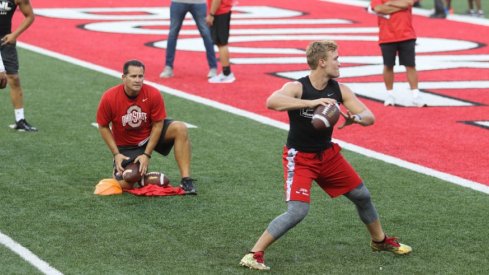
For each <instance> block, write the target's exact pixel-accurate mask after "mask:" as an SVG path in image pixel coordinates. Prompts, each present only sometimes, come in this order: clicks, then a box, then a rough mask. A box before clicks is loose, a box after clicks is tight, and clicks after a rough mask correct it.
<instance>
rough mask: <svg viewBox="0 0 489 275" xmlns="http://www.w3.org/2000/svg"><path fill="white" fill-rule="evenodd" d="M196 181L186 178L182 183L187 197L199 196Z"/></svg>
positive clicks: (181, 185)
mask: <svg viewBox="0 0 489 275" xmlns="http://www.w3.org/2000/svg"><path fill="white" fill-rule="evenodd" d="M194 181H195V180H194V179H192V178H189V177H186V178H182V181H181V182H180V187H181V188H182V189H183V191H185V195H197V190H195V186H194Z"/></svg>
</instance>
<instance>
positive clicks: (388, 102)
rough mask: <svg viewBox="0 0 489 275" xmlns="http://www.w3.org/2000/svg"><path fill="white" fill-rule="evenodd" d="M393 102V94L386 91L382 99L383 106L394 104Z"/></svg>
mask: <svg viewBox="0 0 489 275" xmlns="http://www.w3.org/2000/svg"><path fill="white" fill-rule="evenodd" d="M395 104H396V103H395V98H394V95H393V94H392V93H388V94H387V97H386V98H385V100H384V106H394V105H395Z"/></svg>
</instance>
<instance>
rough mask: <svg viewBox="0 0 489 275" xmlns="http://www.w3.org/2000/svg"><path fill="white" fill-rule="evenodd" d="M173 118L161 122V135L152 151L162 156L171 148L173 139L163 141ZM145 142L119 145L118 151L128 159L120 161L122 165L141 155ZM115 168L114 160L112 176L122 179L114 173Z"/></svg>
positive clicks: (124, 165) (115, 171)
mask: <svg viewBox="0 0 489 275" xmlns="http://www.w3.org/2000/svg"><path fill="white" fill-rule="evenodd" d="M173 121H174V120H172V119H165V120H164V122H163V130H162V131H161V136H160V139H159V140H158V143H157V144H156V147H155V149H154V151H156V152H158V153H160V154H162V155H163V156H167V155H168V154H169V153H170V151H171V149H172V148H173V144H174V142H173V141H170V142H165V135H166V131H167V130H168V127H169V126H170V124H171V123H172V122H173ZM146 145H147V143H146V144H144V145H142V146H121V147H119V152H120V153H121V154H123V155H124V156H126V157H129V159H128V160H124V161H122V167H126V166H127V165H128V164H129V163H131V162H134V160H135V159H136V158H137V157H138V156H140V155H142V154H143V153H144V150H145V149H146ZM116 173H117V169H115V162H114V177H115V178H116V179H118V180H120V179H122V177H121V176H120V175H116Z"/></svg>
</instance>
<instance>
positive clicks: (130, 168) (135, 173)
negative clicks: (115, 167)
mask: <svg viewBox="0 0 489 275" xmlns="http://www.w3.org/2000/svg"><path fill="white" fill-rule="evenodd" d="M141 177H142V176H141V173H140V172H139V162H136V163H134V162H131V163H129V164H128V165H127V166H126V167H125V168H124V172H122V178H123V179H124V180H125V181H126V182H127V183H135V182H138V181H139V180H141Z"/></svg>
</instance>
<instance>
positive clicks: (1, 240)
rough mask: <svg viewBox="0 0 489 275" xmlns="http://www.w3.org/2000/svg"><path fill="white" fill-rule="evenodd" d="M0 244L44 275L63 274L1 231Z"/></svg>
mask: <svg viewBox="0 0 489 275" xmlns="http://www.w3.org/2000/svg"><path fill="white" fill-rule="evenodd" d="M0 244H3V245H4V246H6V247H7V248H8V249H10V250H12V251H13V252H15V253H17V254H18V255H19V256H20V257H22V258H23V259H24V260H26V262H28V263H30V264H31V265H32V266H34V267H35V268H37V269H38V270H39V271H41V272H42V273H44V274H48V275H59V274H63V273H61V272H59V271H58V270H57V269H56V268H54V267H52V266H50V265H49V264H48V263H46V262H45V261H43V260H41V259H40V258H39V257H37V256H36V255H34V253H32V252H31V251H30V250H29V249H27V248H25V247H23V246H22V245H20V244H19V243H17V242H16V241H14V240H12V239H11V238H10V237H9V236H7V235H5V234H3V233H2V232H1V231H0Z"/></svg>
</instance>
